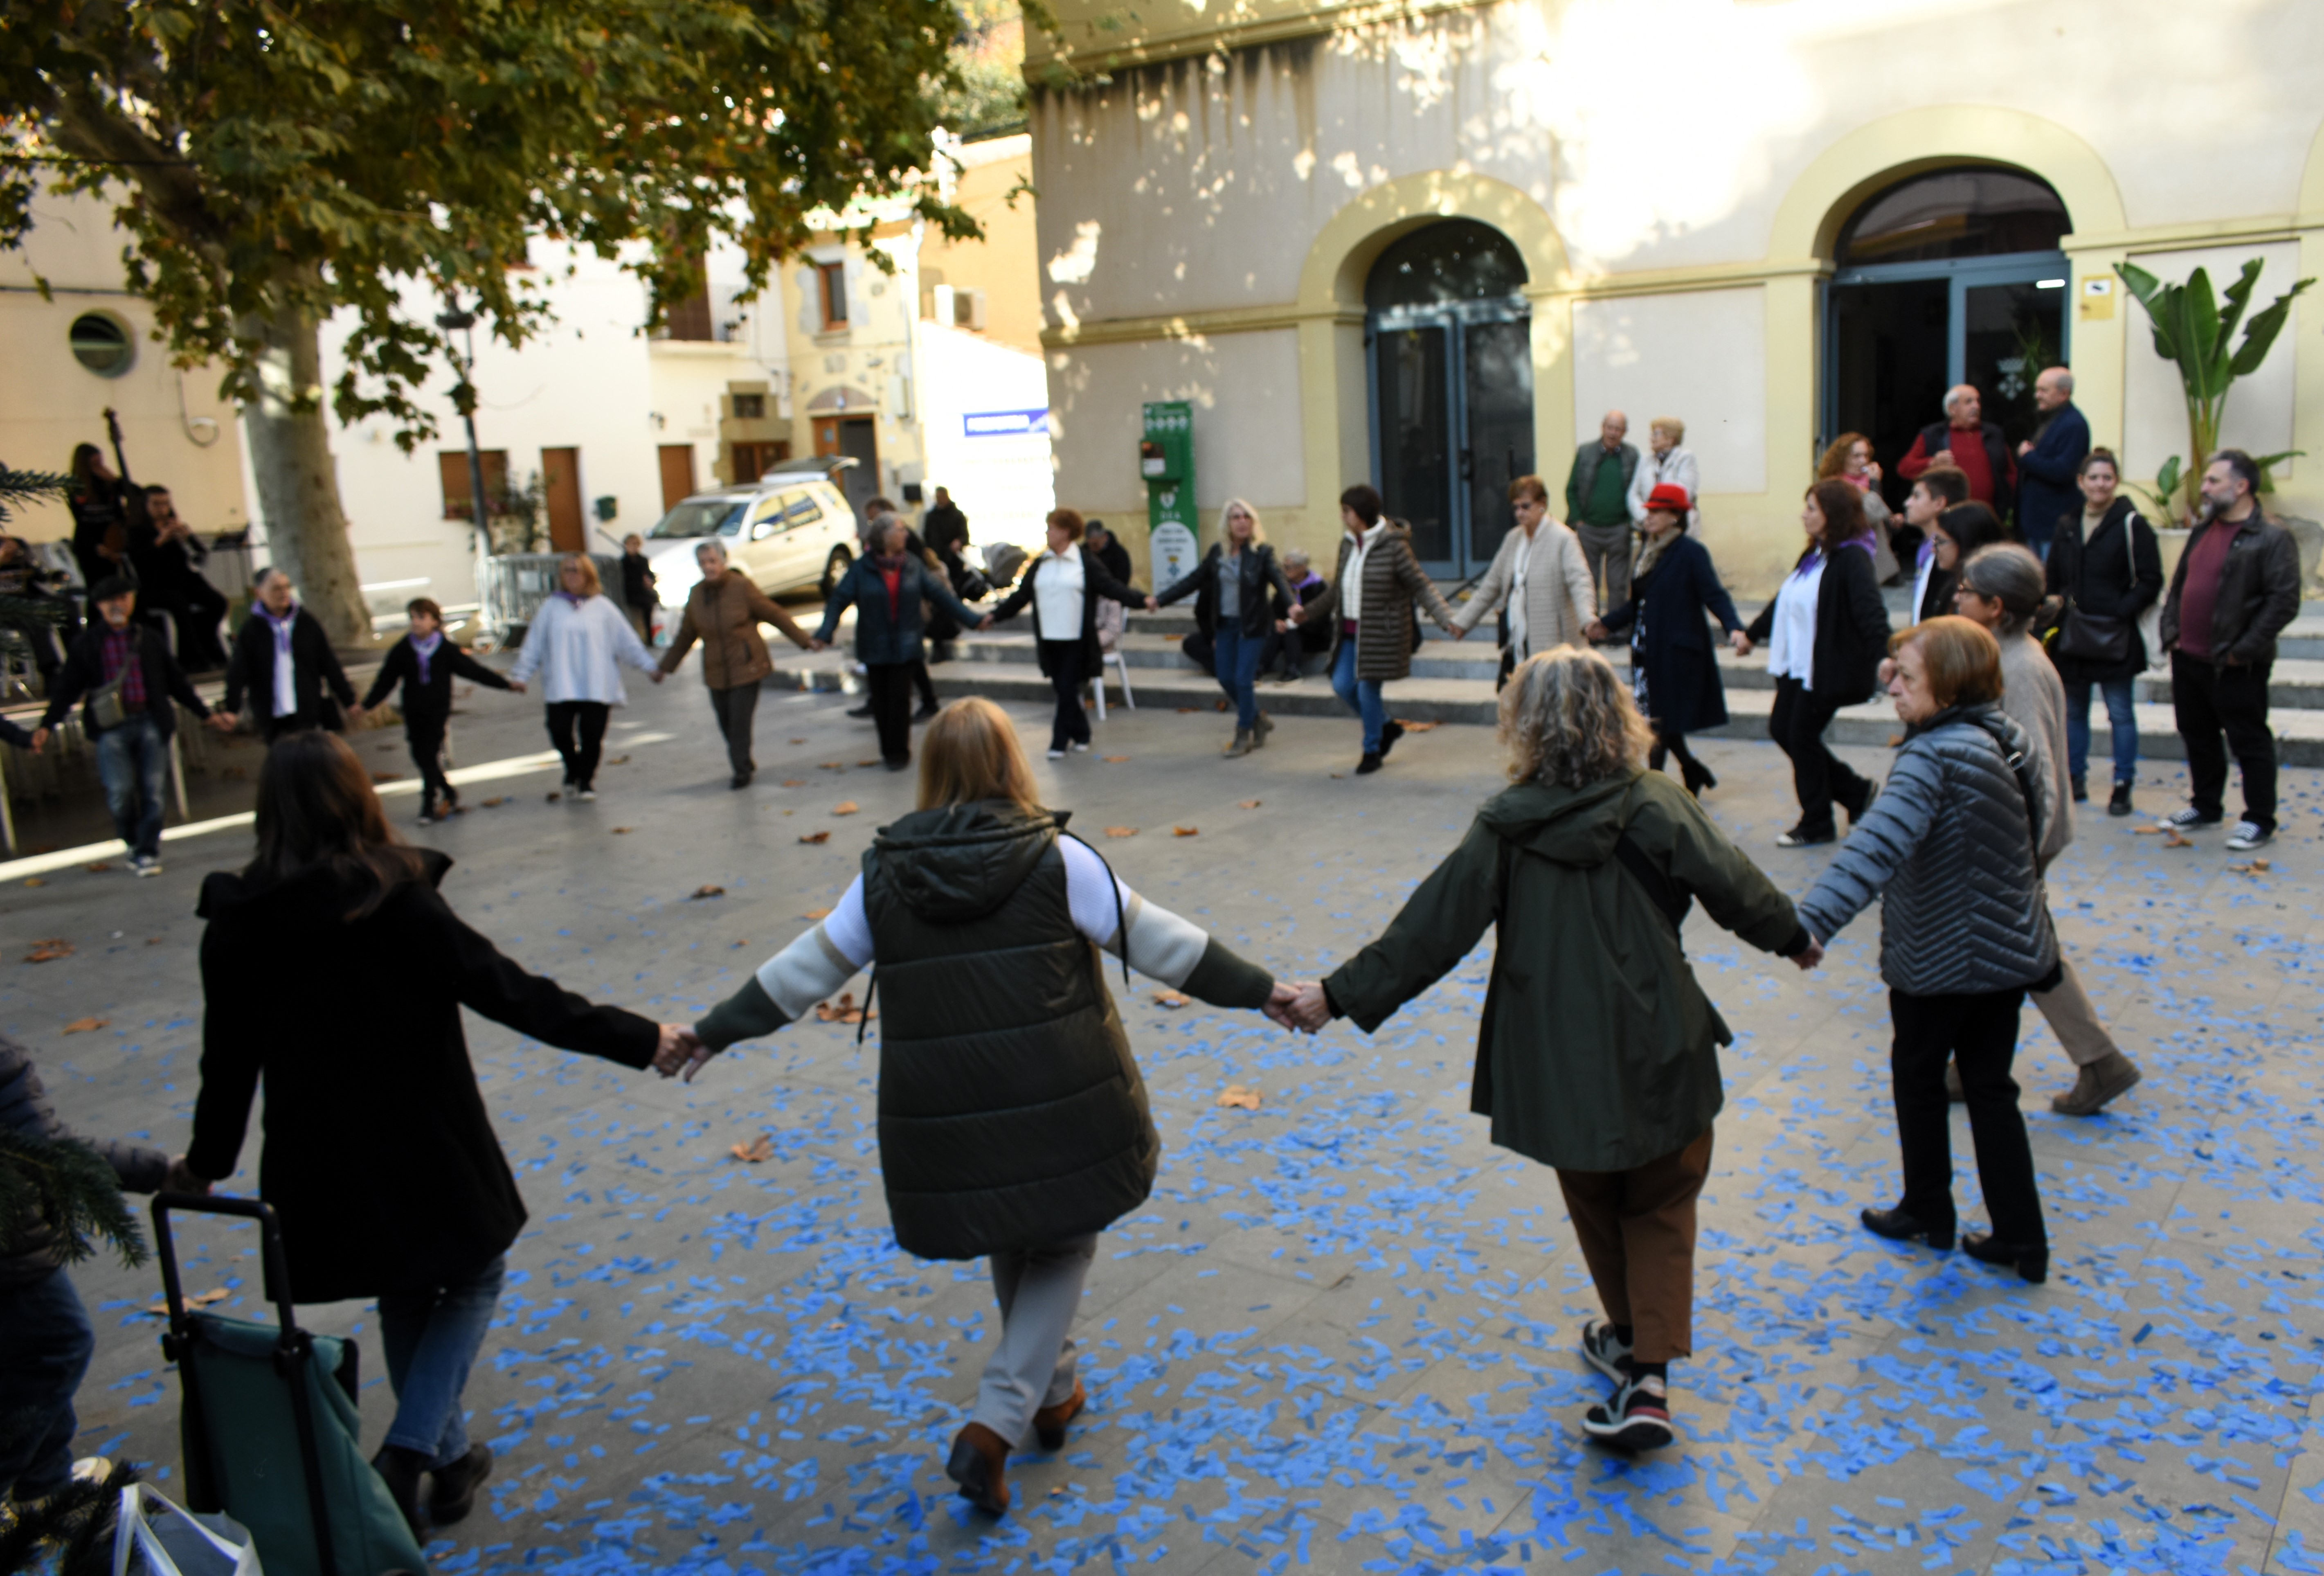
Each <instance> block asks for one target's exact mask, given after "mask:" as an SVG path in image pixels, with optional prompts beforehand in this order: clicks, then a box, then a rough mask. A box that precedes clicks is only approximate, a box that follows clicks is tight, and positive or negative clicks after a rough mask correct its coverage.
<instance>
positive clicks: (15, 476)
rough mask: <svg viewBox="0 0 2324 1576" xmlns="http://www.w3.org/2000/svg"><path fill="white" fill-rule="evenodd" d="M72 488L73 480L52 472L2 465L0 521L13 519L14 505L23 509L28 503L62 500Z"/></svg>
mask: <svg viewBox="0 0 2324 1576" xmlns="http://www.w3.org/2000/svg"><path fill="white" fill-rule="evenodd" d="M71 487H72V478H71V477H69V476H60V475H56V474H55V473H53V472H51V471H19V470H12V469H11V468H9V467H8V466H6V465H0V520H9V519H13V518H14V516H12V515H11V514H10V513H9V512H8V506H9V505H10V504H12V503H14V504H15V505H16V506H17V507H19V508H22V507H23V505H25V504H27V503H41V502H46V501H47V500H49V499H51V498H62V497H63V496H64V495H65V493H67V492H68V491H69V490H70V489H71Z"/></svg>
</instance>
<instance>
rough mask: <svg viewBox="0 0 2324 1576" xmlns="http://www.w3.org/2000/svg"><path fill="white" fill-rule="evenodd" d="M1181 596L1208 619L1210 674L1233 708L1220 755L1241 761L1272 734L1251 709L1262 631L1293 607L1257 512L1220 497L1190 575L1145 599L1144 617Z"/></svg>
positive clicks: (1264, 636)
mask: <svg viewBox="0 0 2324 1576" xmlns="http://www.w3.org/2000/svg"><path fill="white" fill-rule="evenodd" d="M1189 595H1191V596H1194V598H1195V599H1196V603H1197V605H1198V606H1200V607H1202V608H1203V611H1204V612H1207V613H1209V615H1210V620H1209V622H1210V624H1211V630H1212V634H1211V639H1212V641H1213V651H1214V652H1215V654H1216V656H1215V660H1214V661H1213V663H1212V669H1211V670H1212V671H1213V673H1215V674H1216V675H1217V676H1218V680H1219V687H1220V688H1221V689H1223V690H1225V691H1226V692H1227V698H1228V699H1229V700H1231V701H1232V702H1234V705H1235V732H1234V739H1233V741H1232V742H1231V743H1229V744H1228V745H1227V747H1226V751H1225V753H1226V754H1227V755H1228V756H1229V757H1233V756H1238V755H1248V754H1250V752H1251V751H1254V750H1256V749H1258V748H1259V746H1260V745H1262V744H1264V743H1266V742H1267V736H1268V734H1269V733H1273V732H1274V731H1275V723H1273V722H1272V721H1271V720H1269V718H1268V714H1266V713H1265V712H1263V711H1260V710H1259V693H1258V690H1257V688H1256V686H1257V685H1258V683H1259V659H1260V658H1261V657H1263V656H1264V655H1266V652H1267V637H1268V633H1269V632H1270V631H1273V630H1274V628H1275V626H1276V625H1277V623H1278V622H1281V621H1282V620H1283V619H1285V618H1286V617H1287V616H1288V615H1289V613H1290V612H1291V609H1292V608H1293V606H1294V605H1296V604H1294V603H1293V601H1292V597H1291V583H1290V582H1289V581H1287V580H1286V579H1284V577H1283V570H1282V568H1281V567H1279V566H1278V565H1277V563H1276V561H1275V549H1274V548H1270V547H1268V545H1267V533H1266V531H1264V530H1261V529H1260V527H1259V511H1258V510H1256V509H1253V508H1252V507H1251V506H1250V504H1248V503H1246V502H1243V501H1242V500H1241V499H1240V498H1230V499H1228V500H1227V501H1226V505H1225V507H1223V508H1222V509H1221V510H1220V511H1219V539H1218V540H1217V541H1215V542H1213V543H1212V544H1211V550H1210V551H1209V552H1207V553H1205V554H1203V561H1202V562H1201V563H1199V564H1196V565H1195V566H1194V572H1193V573H1191V574H1189V575H1187V576H1185V578H1183V579H1181V580H1180V581H1179V582H1178V583H1177V584H1176V585H1172V586H1169V587H1168V588H1167V589H1165V590H1163V591H1160V592H1157V594H1154V595H1152V596H1149V597H1148V598H1147V599H1146V606H1147V609H1148V611H1149V612H1151V611H1153V610H1154V609H1157V608H1160V607H1163V606H1165V605H1167V604H1170V603H1173V602H1176V601H1177V600H1178V599H1179V598H1180V597H1183V596H1189ZM1197 622H1201V621H1199V620H1198V621H1197Z"/></svg>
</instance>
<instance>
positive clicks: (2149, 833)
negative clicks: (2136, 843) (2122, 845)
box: [2130, 826, 2171, 837]
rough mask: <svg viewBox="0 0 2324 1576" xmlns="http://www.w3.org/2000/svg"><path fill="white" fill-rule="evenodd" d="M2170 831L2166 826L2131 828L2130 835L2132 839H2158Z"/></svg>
mask: <svg viewBox="0 0 2324 1576" xmlns="http://www.w3.org/2000/svg"><path fill="white" fill-rule="evenodd" d="M2170 830H2171V828H2170V827H2168V826H2133V827H2132V828H2131V829H2130V834H2131V835H2132V836H2133V837H2160V836H2162V835H2163V834H2164V833H2165V832H2168V831H2170Z"/></svg>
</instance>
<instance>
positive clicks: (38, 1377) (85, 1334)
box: [0, 1269, 97, 1500]
mask: <svg viewBox="0 0 2324 1576" xmlns="http://www.w3.org/2000/svg"><path fill="white" fill-rule="evenodd" d="M0 1330H5V1331H6V1332H8V1333H7V1339H6V1340H5V1341H0V1500H5V1499H6V1498H8V1497H9V1496H10V1495H11V1494H12V1493H13V1494H14V1497H15V1498H18V1499H38V1498H41V1497H42V1496H43V1495H47V1494H53V1493H55V1492H56V1491H57V1490H58V1489H60V1488H63V1487H64V1486H65V1485H66V1484H67V1483H68V1482H69V1481H71V1479H72V1463H73V1455H72V1442H73V1435H74V1434H75V1433H78V1431H79V1429H80V1419H79V1418H78V1417H76V1416H75V1415H73V1392H74V1391H75V1390H78V1389H79V1388H80V1380H81V1376H82V1375H83V1374H85V1373H87V1372H88V1359H89V1354H90V1353H91V1352H93V1351H95V1350H97V1338H96V1336H95V1335H94V1334H93V1333H92V1332H90V1330H89V1327H88V1311H87V1310H86V1309H84V1308H83V1307H82V1306H81V1305H80V1297H79V1295H78V1294H77V1293H75V1292H74V1290H73V1284H72V1281H71V1280H70V1279H69V1277H68V1276H66V1274H65V1272H64V1271H63V1270H61V1269H60V1270H55V1271H52V1272H51V1273H50V1274H48V1275H45V1276H42V1277H41V1278H40V1279H39V1280H36V1281H34V1282H32V1284H31V1285H30V1286H10V1287H7V1288H5V1290H0Z"/></svg>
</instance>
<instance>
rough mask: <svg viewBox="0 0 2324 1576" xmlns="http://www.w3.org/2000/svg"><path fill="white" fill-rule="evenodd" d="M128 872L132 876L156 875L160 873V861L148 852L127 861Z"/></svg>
mask: <svg viewBox="0 0 2324 1576" xmlns="http://www.w3.org/2000/svg"><path fill="white" fill-rule="evenodd" d="M129 873H130V874H131V875H133V876H158V875H160V874H161V861H160V860H158V859H155V858H154V857H153V856H152V854H150V853H149V854H146V855H144V856H143V858H139V859H133V860H131V861H130V862H129Z"/></svg>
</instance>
